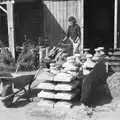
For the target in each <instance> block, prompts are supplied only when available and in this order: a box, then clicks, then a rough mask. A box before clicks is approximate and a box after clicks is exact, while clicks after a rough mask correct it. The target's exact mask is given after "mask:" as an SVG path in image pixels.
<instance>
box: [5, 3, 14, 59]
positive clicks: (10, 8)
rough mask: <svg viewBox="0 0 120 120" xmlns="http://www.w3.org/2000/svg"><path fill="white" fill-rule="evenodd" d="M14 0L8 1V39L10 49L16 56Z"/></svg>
mask: <svg viewBox="0 0 120 120" xmlns="http://www.w3.org/2000/svg"><path fill="white" fill-rule="evenodd" d="M13 4H14V2H13V1H7V4H6V5H7V21H8V40H9V50H10V51H11V53H12V56H13V57H14V58H15V46H14V23H13V21H14V20H13Z"/></svg>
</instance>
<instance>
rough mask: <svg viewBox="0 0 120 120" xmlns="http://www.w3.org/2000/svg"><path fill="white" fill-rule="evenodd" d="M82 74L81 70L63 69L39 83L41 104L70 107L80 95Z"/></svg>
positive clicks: (53, 106)
mask: <svg viewBox="0 0 120 120" xmlns="http://www.w3.org/2000/svg"><path fill="white" fill-rule="evenodd" d="M41 74H42V73H41ZM51 74H52V73H51ZM80 74H81V73H80V71H76V72H75V71H65V69H63V70H61V71H59V72H57V73H56V74H54V75H53V76H52V77H51V78H49V79H47V78H46V80H44V81H43V82H41V83H40V84H39V85H38V88H39V89H41V91H40V93H38V97H39V98H40V101H39V103H38V104H39V106H47V105H48V106H51V107H52V108H59V107H62V108H65V107H67V108H70V107H71V106H72V105H73V104H72V102H73V100H74V99H75V98H76V97H77V96H79V95H80V85H81V81H82V78H81V75H80ZM39 76H42V75H39ZM39 79H41V78H39Z"/></svg>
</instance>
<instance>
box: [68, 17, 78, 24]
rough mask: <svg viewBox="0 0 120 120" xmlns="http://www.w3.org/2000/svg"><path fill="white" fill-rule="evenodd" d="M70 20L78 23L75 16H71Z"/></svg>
mask: <svg viewBox="0 0 120 120" xmlns="http://www.w3.org/2000/svg"><path fill="white" fill-rule="evenodd" d="M68 21H69V22H72V23H73V24H76V23H77V20H76V18H75V17H73V16H70V17H69V19H68Z"/></svg>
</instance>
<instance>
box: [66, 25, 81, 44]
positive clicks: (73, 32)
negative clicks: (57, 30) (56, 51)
mask: <svg viewBox="0 0 120 120" xmlns="http://www.w3.org/2000/svg"><path fill="white" fill-rule="evenodd" d="M69 37H71V38H72V40H73V42H74V43H76V42H78V41H77V40H76V39H77V37H79V38H80V37H81V31H80V26H79V25H78V24H75V25H70V26H69V27H68V31H67V38H69Z"/></svg>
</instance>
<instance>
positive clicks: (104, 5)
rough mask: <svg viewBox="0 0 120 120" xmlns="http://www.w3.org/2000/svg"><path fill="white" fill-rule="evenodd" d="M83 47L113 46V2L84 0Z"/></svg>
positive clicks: (108, 0) (110, 0) (111, 0)
mask: <svg viewBox="0 0 120 120" xmlns="http://www.w3.org/2000/svg"><path fill="white" fill-rule="evenodd" d="M84 26H85V27H84V47H85V48H86V47H87V48H96V47H98V46H103V47H105V48H113V46H114V0H85V2H84Z"/></svg>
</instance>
